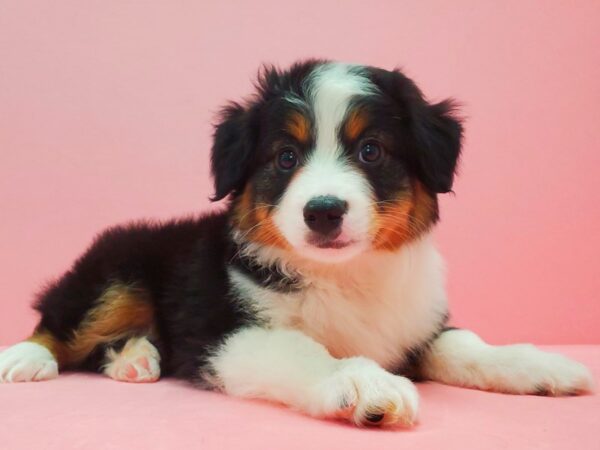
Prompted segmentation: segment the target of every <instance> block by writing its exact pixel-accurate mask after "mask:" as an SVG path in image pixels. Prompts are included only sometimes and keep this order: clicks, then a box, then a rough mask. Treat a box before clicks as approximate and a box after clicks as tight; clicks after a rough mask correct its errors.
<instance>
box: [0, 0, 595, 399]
mask: <svg viewBox="0 0 600 450" xmlns="http://www.w3.org/2000/svg"><path fill="white" fill-rule="evenodd" d="M599 42H600V2H598V1H579V2H576V3H571V2H564V1H539V2H535V1H527V2H522V1H517V0H512V1H505V2H480V1H476V0H473V1H453V2H447V1H443V0H439V1H421V2H397V1H391V0H390V1H388V2H375V3H365V2H363V1H358V0H356V1H344V2H338V1H326V0H321V1H303V2H281V1H275V0H270V1H255V2H226V1H191V0H190V1H177V2H131V1H87V2H85V4H84V3H82V2H80V1H77V0H63V1H61V2H47V1H39V0H38V1H34V0H32V1H22V2H19V1H4V2H0V65H1V70H0V211H1V212H2V213H1V214H2V220H0V249H2V250H1V251H0V273H1V274H2V278H1V283H0V342H3V343H10V342H13V341H16V340H17V339H19V338H22V337H24V336H25V335H26V334H27V333H28V332H29V331H30V330H31V327H32V326H33V324H34V320H35V318H34V315H33V314H32V313H31V312H30V310H29V303H30V301H31V299H32V295H33V292H34V291H35V290H37V288H38V287H39V286H40V285H41V283H42V282H43V281H44V280H46V279H47V278H48V277H51V276H56V275H58V274H59V273H60V272H61V271H63V270H64V269H65V268H66V267H67V265H68V264H70V263H71V261H72V260H73V259H74V258H75V257H76V256H77V255H78V254H79V253H80V252H81V251H82V250H83V249H84V248H85V247H86V246H87V244H88V243H89V242H90V239H91V237H92V236H93V235H94V234H95V233H96V232H97V231H98V230H100V229H102V228H104V227H106V226H108V225H110V224H114V223H117V222H122V221H126V220H130V219H134V218H140V217H153V218H168V217H171V216H174V215H181V214H186V213H190V212H194V211H198V210H201V209H203V208H205V207H206V206H207V204H208V202H207V200H206V198H207V197H208V195H209V194H210V193H211V187H210V183H209V179H208V176H207V174H208V171H207V162H208V150H209V145H210V126H209V124H210V121H211V118H212V116H213V113H214V112H215V111H216V110H217V108H218V106H219V105H221V104H222V103H223V101H224V100H225V99H228V98H238V97H239V96H240V95H243V94H247V93H249V92H250V90H251V83H250V80H251V78H252V77H253V75H254V73H255V71H256V68H257V66H258V65H259V63H261V62H263V61H270V62H275V63H278V64H283V65H285V64H288V63H290V62H291V61H293V60H295V59H297V58H301V57H309V56H321V57H329V58H335V59H340V60H348V61H356V62H360V63H368V64H374V65H378V66H383V67H388V68H391V67H393V66H396V65H402V66H403V67H404V68H405V69H406V71H407V72H408V74H410V75H411V76H413V77H414V78H415V79H416V80H417V81H418V82H419V84H420V85H421V86H422V88H423V89H424V91H425V92H426V93H427V94H428V95H429V96H430V97H431V98H433V99H441V98H443V97H445V96H448V95H452V96H455V97H457V98H458V99H460V100H461V101H462V102H463V104H464V108H463V110H464V115H465V116H467V118H468V121H467V133H466V145H465V153H464V162H463V164H462V170H461V176H460V177H459V179H458V182H457V184H456V186H455V191H456V196H446V197H445V198H444V199H443V200H442V216H443V221H442V225H441V227H440V229H439V232H438V239H439V242H440V245H441V248H442V250H443V252H444V254H445V256H446V258H447V260H448V266H449V291H450V297H451V303H452V311H453V314H454V318H455V323H457V324H458V325H461V326H469V327H471V328H473V329H474V330H476V331H478V332H479V333H480V334H482V335H483V337H484V338H486V339H488V340H490V341H492V342H508V341H521V340H528V341H534V342H539V343H599V342H600V327H598V323H600V302H599V301H598V292H600V277H599V276H598V267H599V266H600V251H599V250H600V208H599V205H600V190H599V189H598V187H597V186H598V182H597V180H598V175H599V168H600V149H599V144H600V127H599V126H598V123H600V115H599V111H600V109H599V108H598V103H599V101H600V83H598V80H600V46H599V45H598V43H599ZM77 380H78V379H77V378H76V379H74V382H75V381H77ZM111 389H117V387H112V388H111ZM140 389H145V388H140ZM539 401H544V400H539Z"/></svg>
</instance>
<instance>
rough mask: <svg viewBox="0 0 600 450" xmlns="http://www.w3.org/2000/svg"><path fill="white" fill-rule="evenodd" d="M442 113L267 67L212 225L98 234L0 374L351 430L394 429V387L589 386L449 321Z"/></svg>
mask: <svg viewBox="0 0 600 450" xmlns="http://www.w3.org/2000/svg"><path fill="white" fill-rule="evenodd" d="M461 136H462V125H461V122H460V120H459V119H458V118H457V116H456V114H455V105H454V103H453V101H451V100H446V101H443V102H440V103H435V104H432V103H428V102H427V101H426V99H425V98H424V96H423V94H422V93H421V91H420V90H419V89H418V88H417V86H416V85H415V84H414V82H413V81H411V80H410V79H409V78H407V77H406V76H405V75H403V74H402V73H401V72H400V71H398V70H394V71H386V70H382V69H377V68H374V67H365V66H358V65H349V64H341V63H334V62H328V61H317V60H312V61H306V62H301V63H298V64H295V65H293V66H292V67H291V68H290V69H289V70H286V71H280V70H277V69H274V68H266V69H264V70H263V71H262V73H261V75H260V76H259V79H258V83H257V89H256V93H255V95H254V96H253V97H252V98H251V99H249V100H248V101H246V102H243V103H231V104H229V105H228V106H226V107H225V108H224V109H223V111H222V114H221V116H220V118H219V123H218V125H217V126H216V130H215V134H214V145H213V147H212V159H211V163H212V173H213V176H214V182H215V194H214V197H213V200H215V201H216V200H222V199H225V198H227V199H228V200H227V202H226V204H227V208H226V209H225V210H224V211H223V212H220V213H214V214H208V215H204V216H201V217H199V218H194V219H184V220H174V221H172V222H168V223H164V224H153V223H135V224H132V225H127V226H121V227H115V228H111V229H109V230H108V231H105V232H104V233H103V234H101V235H100V236H99V237H98V238H97V239H96V241H95V242H94V243H93V244H92V246H91V247H90V248H89V249H88V250H87V252H85V253H84V254H83V256H82V257H80V258H79V259H78V260H77V261H76V262H75V264H74V265H73V267H72V268H71V269H70V270H69V271H67V272H66V273H65V274H64V275H63V276H62V277H61V278H60V279H58V280H57V281H56V282H54V283H52V284H50V285H49V286H48V287H47V289H45V291H44V292H43V293H41V295H39V298H38V300H37V303H36V306H35V308H36V309H37V310H38V311H39V312H40V313H41V320H40V322H39V325H38V326H37V328H36V330H35V332H34V333H33V335H32V336H31V337H30V338H29V339H28V340H26V341H24V342H21V343H19V344H16V345H14V346H13V347H10V348H9V349H7V350H6V351H4V352H2V353H1V354H0V379H1V380H2V381H4V382H14V381H39V380H46V379H50V378H54V377H56V376H57V375H58V372H59V370H67V369H80V370H81V369H89V370H96V371H101V372H103V373H105V374H106V375H108V376H109V377H111V378H113V379H115V380H119V381H129V382H149V381H156V380H158V378H159V376H160V375H161V374H162V375H171V376H175V377H180V378H185V379H188V380H191V381H193V382H194V383H196V384H199V385H201V386H203V387H205V388H209V389H218V390H221V391H223V392H226V393H227V394H230V395H235V396H238V397H251V398H262V399H268V400H272V401H276V402H281V403H284V404H286V405H289V406H290V407H292V408H295V409H297V410H300V411H303V412H304V413H306V414H309V415H311V416H315V417H324V418H342V419H346V420H349V421H351V422H353V423H355V424H356V425H381V426H392V425H410V424H412V423H414V421H415V419H416V417H417V410H418V403H419V398H418V394H417V390H416V389H415V386H414V384H413V382H412V381H411V379H428V380H435V381H439V382H442V383H447V384H452V385H458V386H464V387H469V388H476V389H485V390H493V391H498V392H506V393H513V394H542V393H543V394H550V395H570V394H579V393H583V392H586V391H589V390H590V389H591V388H592V377H591V375H590V373H589V372H588V370H587V369H586V368H585V367H584V366H583V365H581V364H579V363H577V362H574V361H571V360H569V359H567V358H565V357H563V356H560V355H557V354H552V353H545V352H542V351H540V350H538V349H536V348H535V347H533V346H531V345H509V346H502V347H496V346H491V345H488V344H486V343H485V342H483V341H482V340H481V339H480V338H479V337H478V336H476V335H475V334H474V333H472V332H470V331H467V330H459V329H453V328H449V327H447V321H448V309H447V304H446V294H445V292H444V280H443V263H442V259H441V258H440V256H439V254H438V253H437V251H436V249H435V247H434V244H433V242H432V239H431V236H430V233H431V230H432V228H433V226H434V225H435V224H436V223H437V221H438V201H437V195H438V194H441V193H446V192H449V191H450V190H451V188H452V181H453V177H454V173H455V170H456V165H457V160H458V158H459V155H460V149H461Z"/></svg>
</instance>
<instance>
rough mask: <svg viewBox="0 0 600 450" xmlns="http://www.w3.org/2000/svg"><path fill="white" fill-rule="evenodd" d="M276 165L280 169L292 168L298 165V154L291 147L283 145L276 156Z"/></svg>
mask: <svg viewBox="0 0 600 450" xmlns="http://www.w3.org/2000/svg"><path fill="white" fill-rule="evenodd" d="M277 165H278V166H279V168H280V169H281V170H292V169H293V168H294V167H296V166H297V165H298V156H297V155H296V151H295V149H294V148H293V147H284V148H283V149H282V150H281V151H280V152H279V155H278V156H277Z"/></svg>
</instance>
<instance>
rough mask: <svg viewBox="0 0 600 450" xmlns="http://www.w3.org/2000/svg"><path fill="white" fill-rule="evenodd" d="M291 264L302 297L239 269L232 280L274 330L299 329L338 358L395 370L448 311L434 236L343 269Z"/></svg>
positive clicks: (360, 258)
mask: <svg viewBox="0 0 600 450" xmlns="http://www.w3.org/2000/svg"><path fill="white" fill-rule="evenodd" d="M294 266H295V269H296V270H298V271H299V272H300V273H301V275H302V277H303V281H304V282H305V284H306V287H305V288H304V289H302V290H300V291H299V292H293V293H281V292H276V291H273V290H270V289H265V288H262V287H260V286H257V285H256V284H255V283H254V282H252V281H251V280H250V279H248V278H247V277H246V276H244V275H242V274H241V273H239V272H237V271H236V270H235V269H232V270H231V272H230V277H231V281H232V282H233V284H234V287H235V289H236V290H237V292H238V294H239V295H240V296H241V297H242V298H243V299H244V301H245V302H250V304H251V305H252V306H253V307H254V308H256V310H257V311H258V313H259V315H260V317H261V318H263V319H265V320H266V321H267V322H268V323H269V325H270V326H272V327H282V328H293V329H297V330H300V331H302V332H303V333H305V334H307V335H308V336H310V337H312V338H313V339H315V340H316V341H317V342H320V343H321V344H323V345H324V346H325V347H327V349H328V350H329V352H330V353H331V354H332V355H333V356H335V357H348V356H357V355H362V356H366V357H368V358H371V359H373V360H375V361H377V362H378V363H379V364H381V365H382V366H383V367H386V368H389V369H392V368H394V367H396V366H397V365H399V364H400V363H401V362H402V361H403V358H404V356H405V355H406V352H407V351H408V350H409V349H411V348H413V347H415V346H418V345H419V344H421V343H423V342H424V341H426V340H427V339H428V338H430V337H431V335H432V334H433V333H435V332H436V330H437V329H438V328H439V325H440V322H441V320H442V318H443V317H444V315H445V314H446V296H445V292H444V282H443V262H442V260H441V258H440V256H439V254H438V253H437V251H436V250H435V248H434V246H433V244H432V242H431V239H430V238H429V237H425V238H422V239H420V240H419V241H417V242H414V243H412V244H410V245H408V246H406V247H404V248H403V249H402V250H400V251H398V252H396V253H390V252H376V253H372V254H369V255H365V256H364V257H358V259H357V260H356V261H352V262H350V263H345V264H343V265H341V264H340V265H336V266H328V267H326V268H323V267H320V268H315V267H311V266H310V265H305V266H302V265H301V264H300V267H298V265H296V264H294Z"/></svg>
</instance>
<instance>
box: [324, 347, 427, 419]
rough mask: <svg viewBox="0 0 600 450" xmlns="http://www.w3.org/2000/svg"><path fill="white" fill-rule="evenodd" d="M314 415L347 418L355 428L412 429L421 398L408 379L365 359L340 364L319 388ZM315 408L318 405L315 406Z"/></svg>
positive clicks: (347, 360) (354, 359)
mask: <svg viewBox="0 0 600 450" xmlns="http://www.w3.org/2000/svg"><path fill="white" fill-rule="evenodd" d="M315 398H316V399H317V401H318V402H320V404H319V405H318V406H317V409H315V410H313V411H312V412H313V413H314V414H315V415H323V416H327V417H336V418H344V419H347V420H350V421H352V422H354V423H355V424H356V425H359V426H363V425H376V426H393V425H405V426H410V425H412V424H413V423H414V422H415V420H416V417H417V410H418V406H419V395H418V392H417V389H416V388H415V386H414V384H413V383H412V382H411V381H410V380H409V379H407V378H405V377H400V376H396V375H393V374H391V373H389V372H387V371H386V370H384V369H383V368H381V367H380V366H378V365H377V364H376V363H374V362H373V361H370V360H368V359H366V358H361V357H357V358H350V359H346V360H343V361H341V362H340V366H339V368H338V370H336V371H335V372H334V374H333V375H331V376H330V377H328V378H327V379H326V380H325V381H324V382H322V383H320V384H319V385H318V386H317V393H316V396H315ZM315 406H316V405H315Z"/></svg>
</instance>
